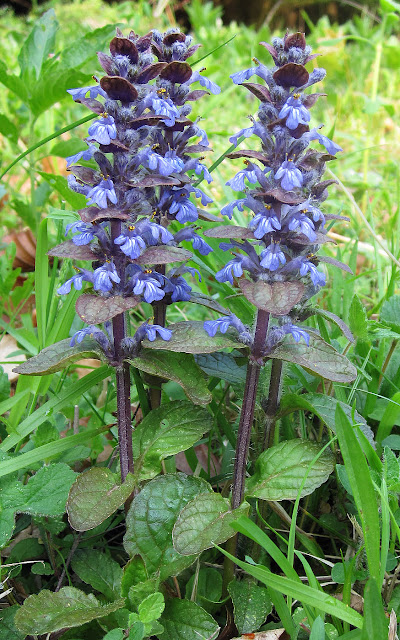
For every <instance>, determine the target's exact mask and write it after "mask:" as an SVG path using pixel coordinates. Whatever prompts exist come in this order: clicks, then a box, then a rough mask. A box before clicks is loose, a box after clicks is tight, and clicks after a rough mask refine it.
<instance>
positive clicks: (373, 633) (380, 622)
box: [361, 578, 389, 640]
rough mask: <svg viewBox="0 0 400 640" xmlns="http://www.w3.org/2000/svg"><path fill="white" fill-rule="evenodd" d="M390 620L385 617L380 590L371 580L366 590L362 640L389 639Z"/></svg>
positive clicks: (371, 579)
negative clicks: (373, 639)
mask: <svg viewBox="0 0 400 640" xmlns="http://www.w3.org/2000/svg"><path fill="white" fill-rule="evenodd" d="M388 627H389V620H388V619H387V618H386V616H385V610H384V608H383V604H382V598H381V593H380V589H378V586H377V584H376V581H375V580H374V579H373V578H370V579H369V580H368V582H367V584H366V585H365V590H364V626H363V630H362V633H361V640H372V638H377V639H378V638H382V640H384V638H387V637H388Z"/></svg>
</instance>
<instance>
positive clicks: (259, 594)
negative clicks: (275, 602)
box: [228, 580, 272, 634]
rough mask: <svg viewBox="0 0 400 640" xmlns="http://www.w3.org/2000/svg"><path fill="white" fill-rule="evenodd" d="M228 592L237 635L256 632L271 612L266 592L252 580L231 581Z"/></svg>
mask: <svg viewBox="0 0 400 640" xmlns="http://www.w3.org/2000/svg"><path fill="white" fill-rule="evenodd" d="M228 591H229V595H230V596H231V598H232V603H233V611H234V617H235V625H236V627H237V630H238V631H239V633H240V634H242V633H251V632H252V631H257V629H259V628H260V626H261V625H262V624H263V623H264V621H265V619H266V617H267V616H268V615H269V614H270V613H271V610H272V602H271V600H270V598H269V596H268V591H267V590H266V589H265V588H264V587H258V586H257V585H256V584H255V582H253V581H252V580H241V581H240V582H239V581H238V580H233V581H232V582H231V583H230V584H229V585H228Z"/></svg>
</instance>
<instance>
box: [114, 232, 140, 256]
mask: <svg viewBox="0 0 400 640" xmlns="http://www.w3.org/2000/svg"><path fill="white" fill-rule="evenodd" d="M114 243H115V244H117V245H119V247H120V249H121V251H122V253H124V254H125V255H126V256H128V257H129V258H132V260H135V259H136V258H138V257H139V256H140V254H141V253H142V251H144V249H146V243H145V241H144V240H143V238H142V237H141V236H140V235H139V233H138V231H137V230H136V228H135V227H134V226H133V225H131V226H129V227H128V228H127V229H124V230H123V231H122V233H121V234H120V235H119V236H118V237H117V238H115V240H114Z"/></svg>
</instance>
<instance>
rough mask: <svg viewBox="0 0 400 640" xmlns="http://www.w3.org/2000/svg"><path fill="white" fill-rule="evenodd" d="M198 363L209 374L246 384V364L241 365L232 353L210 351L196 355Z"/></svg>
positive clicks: (226, 380) (234, 382)
mask: <svg viewBox="0 0 400 640" xmlns="http://www.w3.org/2000/svg"><path fill="white" fill-rule="evenodd" d="M195 360H196V362H197V364H198V365H199V366H200V367H201V368H202V369H203V371H204V372H205V373H206V374H207V375H208V376H214V377H215V378H220V379H221V380H225V382H229V383H230V384H236V385H240V386H242V385H244V383H245V380H246V364H244V365H243V366H239V365H238V364H237V363H236V360H235V357H234V355H233V354H232V353H224V352H223V351H222V352H221V353H208V354H207V355H197V356H195Z"/></svg>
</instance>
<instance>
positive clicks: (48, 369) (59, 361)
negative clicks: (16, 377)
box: [14, 336, 103, 376]
mask: <svg viewBox="0 0 400 640" xmlns="http://www.w3.org/2000/svg"><path fill="white" fill-rule="evenodd" d="M70 342H71V339H70V338H67V339H66V340H61V341H60V342H56V343H55V344H52V345H50V347H46V348H45V349H43V350H42V351H41V352H40V353H39V354H38V355H37V356H34V357H33V358H30V359H29V360H27V361H26V362H23V363H22V364H20V365H18V367H16V368H15V369H14V371H16V372H17V373H23V374H24V375H27V376H43V375H45V374H47V373H55V372H56V371H60V370H61V369H65V367H68V366H69V365H70V364H72V363H73V362H76V361H77V360H82V358H96V359H98V360H100V359H101V357H102V356H103V352H102V351H101V349H100V347H99V343H98V342H96V340H92V339H91V338H89V337H88V336H86V337H85V338H84V339H83V340H82V342H80V343H77V344H75V345H74V346H73V347H70Z"/></svg>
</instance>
